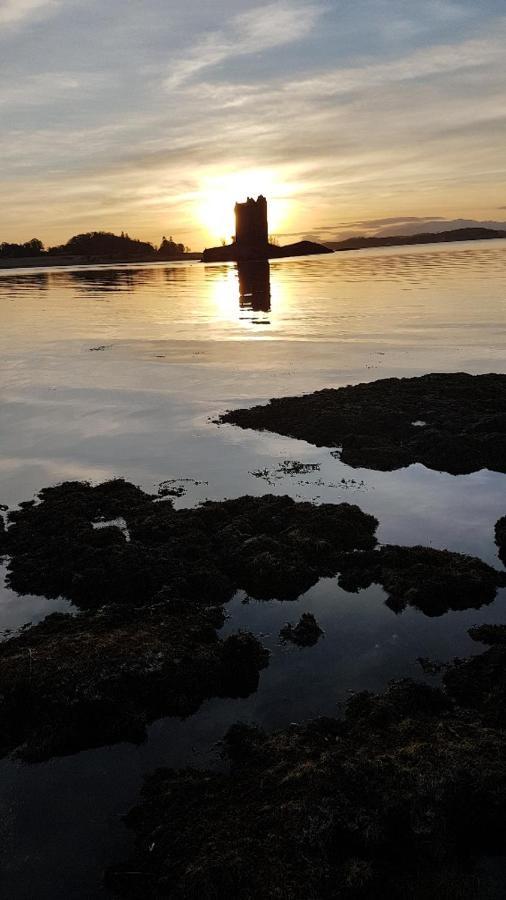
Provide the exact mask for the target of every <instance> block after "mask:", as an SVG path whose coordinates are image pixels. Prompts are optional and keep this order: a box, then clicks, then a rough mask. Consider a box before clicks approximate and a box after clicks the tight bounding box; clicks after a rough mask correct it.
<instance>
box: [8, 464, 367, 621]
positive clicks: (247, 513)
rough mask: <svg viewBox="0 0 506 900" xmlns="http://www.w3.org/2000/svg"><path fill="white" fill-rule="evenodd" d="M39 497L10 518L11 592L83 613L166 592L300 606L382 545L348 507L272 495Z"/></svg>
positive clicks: (111, 490)
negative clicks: (341, 560)
mask: <svg viewBox="0 0 506 900" xmlns="http://www.w3.org/2000/svg"><path fill="white" fill-rule="evenodd" d="M38 496H39V501H40V502H38V503H35V502H34V501H30V502H28V503H25V504H21V508H20V509H19V510H16V511H13V512H11V513H10V514H9V516H8V518H9V522H10V527H9V528H8V529H7V532H6V535H5V542H4V543H5V545H6V552H7V553H8V554H9V555H10V561H9V567H8V583H9V586H10V587H11V588H13V589H14V590H15V591H17V592H18V593H21V594H25V593H31V594H44V595H45V596H47V597H58V596H61V595H63V596H65V597H68V598H69V599H71V600H72V601H74V603H76V604H78V605H79V606H81V607H83V608H90V607H98V606H103V605H104V604H110V603H118V604H122V603H132V604H134V605H136V606H138V605H140V604H142V603H152V602H153V599H154V598H155V597H156V595H157V594H158V592H159V591H160V590H163V591H164V596H165V597H166V598H167V597H170V596H173V597H176V598H183V599H188V600H194V601H196V602H199V603H201V602H203V603H205V604H207V605H209V604H212V603H215V604H221V603H223V602H225V601H227V600H229V599H230V598H231V597H232V596H233V594H234V592H235V591H236V590H237V589H238V588H243V589H244V590H246V591H247V592H248V593H249V594H250V595H251V596H253V597H256V598H259V599H269V598H271V597H278V598H279V599H295V598H296V597H297V596H298V595H299V594H301V593H303V592H304V591H306V590H308V588H309V587H311V585H313V584H315V583H316V581H317V580H318V578H319V577H321V576H323V575H332V574H335V573H336V571H337V568H336V565H337V559H338V556H339V553H340V552H341V551H344V550H353V549H362V550H365V549H370V548H372V547H374V545H375V543H376V539H375V537H374V533H375V530H376V527H377V524H378V523H377V520H376V519H375V518H374V517H373V516H370V515H367V514H365V513H363V512H362V511H361V510H360V509H359V508H358V507H357V506H352V505H350V504H347V503H341V504H339V505H335V504H322V505H321V506H315V505H313V504H311V503H295V501H294V500H292V499H291V498H290V497H286V496H285V497H274V496H271V495H266V496H264V497H248V496H246V497H239V498H237V499H235V500H224V501H222V502H207V503H203V504H202V505H201V506H199V507H196V508H194V509H193V508H192V509H178V510H175V509H174V507H173V505H172V501H171V500H170V499H166V500H163V501H160V500H159V498H156V497H153V496H151V495H149V494H146V493H144V492H143V491H142V490H140V488H138V487H135V486H134V485H132V484H129V483H128V482H126V481H123V480H121V479H116V480H114V481H109V482H105V483H104V484H100V485H97V486H96V487H92V486H91V485H89V484H87V483H85V482H65V483H64V484H61V485H58V486H57V487H51V488H46V489H44V490H43V491H41V492H40V494H39V495H38ZM108 522H109V523H115V524H109V525H108V524H107V523H108ZM97 523H98V524H100V526H101V527H99V528H97V527H96V526H97ZM104 526H105V527H104Z"/></svg>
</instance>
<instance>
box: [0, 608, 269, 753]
mask: <svg viewBox="0 0 506 900" xmlns="http://www.w3.org/2000/svg"><path fill="white" fill-rule="evenodd" d="M223 621H224V615H223V611H222V609H220V608H219V607H211V608H206V607H204V606H198V605H197V604H189V603H186V604H182V603H178V602H176V601H171V602H169V603H158V604H157V605H155V606H146V607H142V608H140V609H136V608H133V607H129V606H126V605H125V604H123V605H122V606H111V607H107V608H103V609H100V610H93V611H88V612H83V613H80V614H79V615H77V616H71V615H62V614H60V613H54V614H53V615H50V616H48V617H47V618H46V619H45V620H44V621H43V622H41V623H40V624H39V625H35V626H33V627H31V628H25V629H24V630H23V632H22V633H21V634H20V635H19V636H17V637H14V638H11V640H9V641H6V642H5V643H3V644H0V685H1V689H0V721H1V723H2V729H1V735H0V753H1V754H2V755H5V754H6V753H9V752H12V751H14V750H17V753H18V755H20V756H21V757H23V758H24V759H25V760H30V761H34V760H38V759H45V758H48V757H49V756H52V755H57V754H66V753H73V752H76V751H78V750H83V749H85V748H88V747H95V746H100V745H103V744H110V743H115V742H116V741H124V740H129V741H141V740H143V739H144V737H145V727H146V724H147V723H149V722H151V721H153V720H154V719H156V718H159V717H160V716H164V715H174V716H181V717H185V716H188V715H190V714H191V713H194V712H196V710H197V709H198V708H199V706H200V704H201V703H202V701H203V700H205V699H206V698H208V697H213V696H226V697H243V696H247V695H248V694H250V693H252V692H253V691H255V690H256V688H257V686H258V678H259V672H260V670H261V669H263V668H264V667H265V666H266V665H267V662H268V653H267V651H266V650H265V649H264V648H263V647H262V646H261V644H260V643H259V642H258V641H257V640H256V638H254V637H253V635H251V634H248V633H239V634H235V635H230V636H229V637H228V638H226V639H225V640H220V639H219V637H218V635H217V632H216V629H217V628H220V627H221V625H222V624H223Z"/></svg>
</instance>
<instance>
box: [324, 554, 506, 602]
mask: <svg viewBox="0 0 506 900" xmlns="http://www.w3.org/2000/svg"><path fill="white" fill-rule="evenodd" d="M339 571H340V573H341V574H340V576H339V585H340V586H341V587H342V588H344V589H345V590H347V591H350V592H354V591H358V590H359V589H361V588H366V587H369V585H371V584H373V583H376V584H381V586H382V587H383V588H384V589H385V591H386V592H387V594H388V598H387V600H386V603H387V605H388V606H389V607H390V609H392V610H393V611H394V612H396V613H400V612H402V611H403V610H404V609H406V607H407V606H415V607H416V608H417V609H419V610H421V611H422V612H423V613H425V615H426V616H441V615H443V614H444V613H446V612H448V610H450V609H453V610H458V609H479V608H480V607H481V606H485V605H487V604H489V603H492V601H493V600H494V599H495V597H496V594H497V589H498V587H500V586H501V585H505V584H506V574H505V573H503V572H498V571H497V570H496V569H494V568H492V566H489V565H488V564H487V563H485V562H483V561H482V560H481V559H478V558H477V557H474V556H466V555H464V554H462V553H451V552H450V551H449V550H434V549H433V548H431V547H397V546H395V545H386V546H384V547H380V548H379V549H377V550H371V551H368V552H365V553H344V554H342V556H341V559H340V562H339Z"/></svg>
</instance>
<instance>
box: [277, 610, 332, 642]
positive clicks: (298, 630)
mask: <svg viewBox="0 0 506 900" xmlns="http://www.w3.org/2000/svg"><path fill="white" fill-rule="evenodd" d="M322 634H323V631H322V629H321V628H320V626H319V625H318V622H317V621H316V619H315V617H314V616H313V614H312V613H302V615H301V617H300V619H299V621H298V622H297V624H296V625H291V624H290V623H289V622H288V623H287V624H286V625H284V626H283V628H282V629H281V631H280V632H279V636H280V638H281V640H283V641H289V642H290V643H292V644H297V645H298V646H299V647H313V646H314V644H317V643H318V641H319V640H320V638H321V636H322Z"/></svg>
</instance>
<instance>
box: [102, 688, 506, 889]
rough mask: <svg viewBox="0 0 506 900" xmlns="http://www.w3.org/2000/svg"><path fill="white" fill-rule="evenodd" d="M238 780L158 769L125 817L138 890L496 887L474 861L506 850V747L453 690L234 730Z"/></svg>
mask: <svg viewBox="0 0 506 900" xmlns="http://www.w3.org/2000/svg"><path fill="white" fill-rule="evenodd" d="M224 746H225V752H226V754H227V756H228V758H229V761H230V772H229V774H223V773H215V772H209V771H208V772H205V771H204V772H202V771H195V770H192V769H186V770H183V771H174V770H164V769H161V770H159V771H158V772H156V773H155V774H154V775H152V776H151V777H150V778H148V780H147V782H146V784H145V788H144V791H143V795H142V799H141V802H140V804H139V806H137V807H136V808H134V809H133V810H132V811H131V812H130V813H129V814H128V816H127V820H126V821H127V824H128V825H129V827H130V828H131V829H133V831H134V832H135V837H136V846H135V850H134V851H133V854H132V856H131V858H130V859H129V860H128V861H127V862H126V863H125V864H123V865H118V866H115V867H114V868H112V869H110V870H109V872H108V874H107V884H108V886H109V887H110V888H112V889H113V891H114V892H115V893H116V894H118V895H120V896H125V897H130V898H141V897H142V898H160V897H166V896H170V897H171V898H172V897H173V898H176V900H183V898H184V900H189V898H190V897H200V896H204V897H213V898H218V897H234V898H238V900H253V898H254V900H279V898H285V897H286V898H288V897H289V898H290V900H307V898H309V897H311V898H318V900H327V898H328V900H331V898H336V897H339V898H345V900H352V898H353V900H357V898H364V900H373V898H378V897H388V898H395V900H401V898H402V900H404V898H406V897H411V898H424V900H429V898H430V900H432V898H433V897H443V896H444V897H460V898H469V900H471V898H476V897H478V896H479V897H486V896H488V893H487V892H488V887H489V885H488V884H487V879H486V876H484V875H483V874H482V873H480V876H479V877H478V874H477V871H476V869H474V868H473V859H475V858H476V857H477V856H479V855H480V854H482V853H494V852H499V853H504V851H505V846H506V835H505V831H504V813H505V811H506V762H505V760H506V755H505V752H504V751H505V750H506V743H505V735H504V732H503V731H502V730H493V729H491V728H487V727H484V726H483V724H482V723H481V721H480V720H479V719H476V718H473V716H470V715H468V714H467V713H466V712H465V711H464V712H462V711H459V710H458V709H457V708H456V707H455V706H454V704H453V703H452V701H451V700H450V699H449V698H448V697H447V696H446V695H445V694H444V693H443V692H441V691H439V690H436V689H434V688H430V687H428V686H427V685H417V684H415V683H414V682H411V681H402V682H397V683H394V684H393V685H392V686H391V687H390V688H389V690H388V691H386V692H385V693H384V694H382V695H379V696H374V695H371V694H367V693H363V694H359V695H356V696H355V697H354V698H353V699H352V700H351V701H350V703H349V705H348V709H347V713H346V717H345V718H344V720H341V721H337V720H333V719H319V720H316V721H315V722H311V723H309V724H307V725H300V726H299V725H293V726H290V727H289V728H286V729H284V730H281V731H277V732H274V733H272V734H266V733H265V732H263V731H262V730H261V729H259V728H257V727H249V726H246V725H242V724H238V725H235V726H233V727H232V728H231V729H230V731H229V732H228V734H227V735H226V737H225V742H224Z"/></svg>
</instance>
